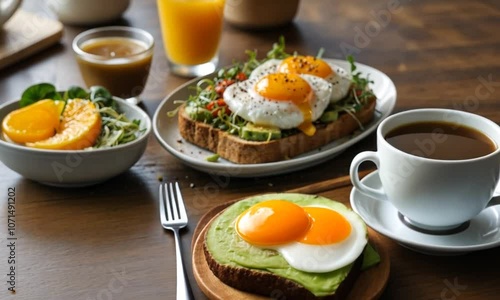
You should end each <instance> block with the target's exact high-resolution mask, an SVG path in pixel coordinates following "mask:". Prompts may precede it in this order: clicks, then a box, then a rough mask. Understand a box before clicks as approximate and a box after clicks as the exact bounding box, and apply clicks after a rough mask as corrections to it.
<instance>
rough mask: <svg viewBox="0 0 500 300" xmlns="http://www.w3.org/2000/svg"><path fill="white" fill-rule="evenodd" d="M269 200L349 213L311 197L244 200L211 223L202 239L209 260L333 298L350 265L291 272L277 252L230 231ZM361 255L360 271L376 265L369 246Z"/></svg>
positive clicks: (285, 196)
mask: <svg viewBox="0 0 500 300" xmlns="http://www.w3.org/2000/svg"><path fill="white" fill-rule="evenodd" d="M271 199H283V200H287V201H290V202H293V203H295V204H298V205H300V206H307V205H321V206H326V207H330V208H332V209H335V210H337V211H347V210H349V209H348V208H347V207H345V206H344V205H343V204H341V203H339V202H334V201H332V200H330V199H327V198H324V197H320V196H314V195H304V194H291V193H288V194H286V193H285V194H283V193H280V194H266V195H259V196H255V197H251V198H247V199H245V200H242V201H239V202H237V203H235V204H233V205H231V206H230V207H228V208H227V209H226V210H225V211H224V212H223V213H222V214H220V215H219V216H218V217H217V218H216V219H215V220H214V221H213V222H212V223H211V225H210V227H209V229H208V231H207V235H206V245H207V248H208V250H209V251H210V253H211V254H212V257H213V258H214V259H215V260H216V261H217V262H218V263H219V264H222V265H228V266H231V267H246V268H249V269H257V270H265V271H268V272H271V273H274V274H276V275H278V276H281V277H284V278H288V279H290V280H292V281H295V282H297V283H299V284H301V285H302V286H304V287H305V288H306V289H308V290H309V291H311V293H313V294H314V295H315V296H318V297H321V296H326V295H330V294H333V293H334V292H335V291H336V290H337V288H338V286H339V285H340V284H341V283H342V281H343V280H344V279H345V278H346V277H347V275H348V274H349V272H350V270H351V268H352V264H350V265H347V266H345V267H343V268H340V269H338V270H335V271H331V272H326V273H309V272H303V271H299V270H297V269H294V268H292V267H291V266H290V265H289V264H288V263H287V262H286V261H285V259H284V258H283V257H282V256H281V255H280V254H279V253H278V252H277V251H274V250H264V249H260V248H258V247H254V246H252V245H250V244H248V243H247V242H245V241H244V240H243V239H241V238H240V237H239V235H238V234H237V232H236V230H235V229H234V222H235V220H236V218H237V217H238V216H239V215H240V214H241V213H242V212H243V211H245V210H246V209H248V208H249V207H251V206H253V205H254V204H256V203H258V202H261V201H266V200H271ZM363 255H364V259H365V261H364V262H363V267H362V269H366V268H368V267H370V266H373V265H375V264H377V263H378V262H379V261H380V256H379V255H378V253H377V252H376V251H375V250H374V249H373V248H372V247H371V246H370V245H369V244H368V245H367V247H366V248H365V250H364V253H363Z"/></svg>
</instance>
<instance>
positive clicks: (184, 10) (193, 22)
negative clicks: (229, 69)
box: [157, 0, 225, 65]
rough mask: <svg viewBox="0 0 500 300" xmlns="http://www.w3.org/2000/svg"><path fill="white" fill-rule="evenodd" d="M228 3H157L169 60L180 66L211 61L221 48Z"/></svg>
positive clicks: (215, 0) (218, 0)
mask: <svg viewBox="0 0 500 300" xmlns="http://www.w3.org/2000/svg"><path fill="white" fill-rule="evenodd" d="M224 1H225V0H157V4H158V13H159V16H160V21H161V22H160V23H161V29H162V34H163V42H164V45H165V50H166V53H167V57H168V58H169V60H170V61H171V62H173V63H175V64H180V65H199V64H203V63H207V62H209V61H211V60H212V59H213V58H214V57H215V56H216V55H217V50H218V47H219V40H220V34H221V30H222V19H223V18H222V17H223V10H224Z"/></svg>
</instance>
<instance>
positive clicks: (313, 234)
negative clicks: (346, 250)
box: [298, 207, 351, 245]
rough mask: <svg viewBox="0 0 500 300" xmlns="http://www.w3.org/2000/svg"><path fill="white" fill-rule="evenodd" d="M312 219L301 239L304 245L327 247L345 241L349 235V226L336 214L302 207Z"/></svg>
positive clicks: (324, 209)
mask: <svg viewBox="0 0 500 300" xmlns="http://www.w3.org/2000/svg"><path fill="white" fill-rule="evenodd" d="M304 210H305V211H306V213H307V214H308V215H309V217H310V218H311V219H312V222H311V227H310V228H309V230H308V231H307V233H306V235H305V236H303V237H302V239H300V240H298V241H299V242H301V243H304V244H312V245H328V244H333V243H339V242H341V241H343V240H345V239H346V238H347V237H348V236H349V234H350V233H351V224H350V223H349V221H347V220H346V219H345V217H344V216H342V215H341V214H339V213H338V212H336V211H334V210H331V209H328V208H324V207H304Z"/></svg>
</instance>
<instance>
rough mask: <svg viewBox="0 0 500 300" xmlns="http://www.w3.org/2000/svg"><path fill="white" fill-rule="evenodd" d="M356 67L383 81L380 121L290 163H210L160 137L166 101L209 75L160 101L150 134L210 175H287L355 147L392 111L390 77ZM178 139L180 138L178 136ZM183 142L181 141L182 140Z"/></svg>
mask: <svg viewBox="0 0 500 300" xmlns="http://www.w3.org/2000/svg"><path fill="white" fill-rule="evenodd" d="M324 59H325V60H326V61H329V62H331V63H333V64H336V65H339V66H340V67H342V68H344V69H347V67H348V66H349V62H348V61H346V60H340V59H333V58H324ZM356 66H357V67H358V71H361V72H362V73H363V74H366V75H371V76H373V74H377V76H379V77H380V78H381V79H382V80H381V81H380V84H381V88H382V93H384V97H378V98H379V99H381V100H379V102H377V106H376V108H379V109H380V108H384V109H383V110H382V111H381V112H380V116H379V118H378V119H376V120H374V121H372V122H370V124H369V126H368V127H367V128H366V129H365V130H364V131H361V132H360V133H359V134H357V135H356V136H354V137H352V138H350V139H347V140H346V141H344V142H342V143H340V144H339V145H336V146H332V145H333V144H334V143H337V142H338V140H336V141H332V142H331V143H329V144H327V145H325V146H323V147H328V146H331V148H329V149H327V150H318V149H316V150H312V151H310V152H308V153H304V154H301V155H299V156H297V157H294V158H291V159H289V160H284V161H278V162H269V163H262V164H234V163H231V162H225V163H213V162H208V161H205V160H201V159H196V158H194V157H192V156H190V155H187V154H185V153H182V152H180V151H178V150H177V149H176V148H175V147H174V146H173V145H171V144H170V143H169V142H168V141H167V139H165V138H163V136H162V135H161V133H160V132H159V129H158V122H159V121H160V118H161V117H160V112H161V111H163V110H164V109H166V106H167V105H168V104H169V102H173V101H174V100H175V99H172V97H173V96H174V95H175V94H177V93H179V92H180V91H181V90H184V89H188V88H189V87H190V86H193V85H195V84H196V83H197V82H198V81H199V80H200V79H202V78H210V77H211V76H214V74H215V73H211V74H209V75H206V76H202V77H197V78H194V79H191V80H189V81H187V82H186V83H184V84H182V85H180V86H179V87H177V88H176V89H175V90H173V91H172V92H171V93H170V94H168V95H167V96H166V97H165V98H164V99H163V100H162V101H161V102H160V104H159V105H158V107H157V109H156V110H155V113H154V115H153V120H152V123H153V132H154V135H155V137H156V139H157V141H158V142H159V143H160V145H161V146H162V147H163V148H164V149H165V150H167V152H169V153H170V154H171V155H173V156H174V157H176V158H177V159H179V160H180V161H182V162H183V163H184V164H186V165H188V166H190V167H192V168H194V169H197V170H199V171H202V172H206V173H209V174H218V175H226V176H230V177H261V176H271V175H278V174H283V173H290V172H293V171H297V170H300V169H304V168H307V167H311V166H313V165H316V164H319V163H321V162H323V161H326V160H329V159H332V158H333V157H334V156H336V155H339V154H340V153H342V152H343V151H345V150H346V149H347V148H349V147H351V146H352V145H354V144H356V143H357V142H359V141H361V140H362V139H364V138H365V137H367V136H368V135H369V134H371V133H372V132H373V131H375V130H376V128H377V127H378V125H379V124H380V122H382V121H383V120H384V119H385V118H387V117H388V116H389V115H390V114H391V113H392V112H393V110H394V107H395V105H396V101H397V90H396V86H395V84H394V82H393V81H392V80H391V79H390V77H389V76H387V75H386V74H385V73H384V72H382V71H380V70H378V69H376V68H374V67H371V66H368V65H365V64H362V63H356ZM360 69H364V70H365V71H362V70H360ZM377 96H378V95H377ZM172 105H173V104H172ZM173 127H174V126H173ZM177 128H178V127H177V125H176V124H175V130H177ZM177 131H178V130H177ZM179 138H181V137H180V135H179ZM181 139H182V138H181ZM344 139H346V138H344ZM182 140H183V141H184V139H182ZM185 142H186V141H185ZM186 143H187V142H186ZM190 146H192V147H193V149H199V150H200V151H206V150H204V149H202V148H200V147H198V146H196V145H192V144H190Z"/></svg>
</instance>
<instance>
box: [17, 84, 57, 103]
mask: <svg viewBox="0 0 500 300" xmlns="http://www.w3.org/2000/svg"><path fill="white" fill-rule="evenodd" d="M43 99H53V100H62V97H61V95H60V94H59V93H58V92H57V91H56V88H55V86H53V85H52V84H50V83H40V84H36V85H32V86H30V87H29V88H27V89H26V90H25V91H24V92H23V94H22V96H21V100H20V101H19V105H20V106H21V107H25V106H28V105H30V104H33V103H35V102H37V101H38V100H43Z"/></svg>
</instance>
